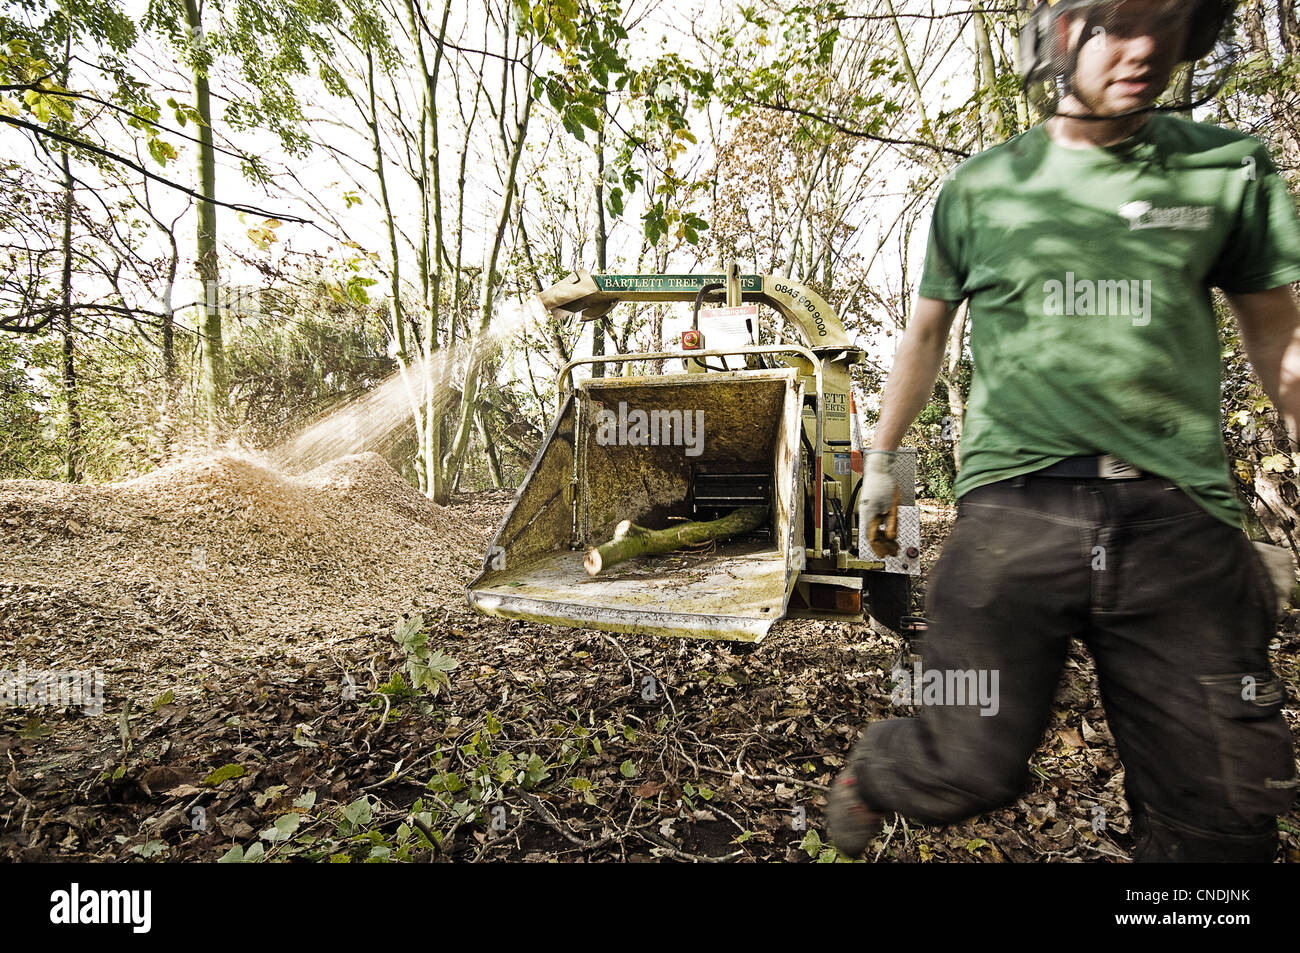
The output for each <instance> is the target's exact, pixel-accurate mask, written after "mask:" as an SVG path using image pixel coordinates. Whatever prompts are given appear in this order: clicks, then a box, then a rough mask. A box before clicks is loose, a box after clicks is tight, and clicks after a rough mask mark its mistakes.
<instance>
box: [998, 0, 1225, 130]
mask: <svg viewBox="0 0 1300 953" xmlns="http://www.w3.org/2000/svg"><path fill="white" fill-rule="evenodd" d="M1030 2H1031V0H1020V6H1021V9H1022V10H1027V9H1028V7H1029V4H1030ZM1123 3H1124V0H1039V2H1037V3H1036V4H1034V6H1033V10H1032V12H1030V13H1029V16H1028V18H1027V20H1025V21H1024V23H1023V25H1022V27H1021V29H1020V50H1019V52H1020V63H1019V65H1020V72H1021V76H1022V78H1023V84H1024V88H1025V91H1026V92H1027V93H1029V94H1030V96H1031V98H1032V99H1034V100H1035V102H1036V103H1037V105H1038V106H1039V107H1040V108H1042V109H1044V111H1047V112H1055V111H1056V105H1057V104H1058V103H1059V100H1060V99H1061V97H1062V96H1063V95H1064V94H1065V93H1066V92H1069V91H1071V78H1072V76H1073V73H1074V70H1075V64H1076V62H1077V60H1078V55H1079V48H1080V47H1081V46H1082V45H1083V44H1084V43H1086V42H1087V41H1088V40H1089V39H1090V38H1091V35H1092V33H1093V32H1095V31H1094V30H1093V29H1085V30H1084V32H1083V33H1082V34H1081V35H1080V38H1079V42H1078V44H1077V45H1076V46H1075V47H1073V48H1065V47H1064V46H1063V44H1062V43H1061V42H1060V37H1061V36H1062V35H1063V34H1062V31H1060V30H1059V29H1058V19H1059V18H1060V17H1061V16H1062V15H1063V14H1067V13H1068V14H1078V15H1086V16H1088V17H1089V20H1090V22H1092V21H1095V24H1096V26H1098V27H1102V28H1104V27H1105V24H1106V22H1107V19H1108V17H1110V16H1112V15H1114V14H1115V13H1116V12H1117V11H1118V9H1119V8H1120V7H1121V6H1123ZM1166 6H1167V7H1168V8H1169V9H1170V10H1175V9H1178V8H1186V7H1191V8H1193V9H1192V11H1191V13H1190V14H1189V16H1190V18H1191V24H1190V29H1189V31H1188V34H1187V40H1186V44H1185V46H1184V48H1183V50H1182V53H1181V54H1180V56H1179V58H1178V61H1179V62H1180V63H1183V62H1185V63H1189V64H1190V66H1189V67H1188V68H1189V69H1191V70H1192V71H1193V81H1192V82H1190V83H1184V84H1181V89H1180V93H1179V94H1175V95H1174V96H1168V95H1167V96H1166V97H1165V99H1164V100H1162V101H1161V103H1160V104H1153V105H1151V106H1148V107H1144V108H1141V109H1135V110H1130V111H1128V112H1125V113H1122V114H1120V115H1121V116H1129V115H1133V114H1134V113H1138V112H1146V111H1148V110H1175V111H1185V110H1188V109H1191V108H1192V107H1194V106H1199V105H1202V104H1203V103H1205V102H1208V101H1209V100H1210V99H1211V98H1213V96H1214V95H1215V93H1217V92H1218V91H1219V89H1220V88H1221V87H1222V85H1223V83H1224V81H1225V80H1226V79H1227V74H1228V70H1229V69H1230V67H1231V65H1232V63H1233V62H1234V61H1235V59H1236V48H1235V45H1234V44H1233V43H1232V42H1231V29H1230V26H1231V19H1232V13H1233V11H1234V10H1235V9H1236V6H1237V2H1236V0H1167V3H1166ZM1077 118H1081V119H1113V118H1120V116H1096V115H1086V116H1079V117H1077Z"/></svg>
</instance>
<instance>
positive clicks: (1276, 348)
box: [1228, 288, 1300, 440]
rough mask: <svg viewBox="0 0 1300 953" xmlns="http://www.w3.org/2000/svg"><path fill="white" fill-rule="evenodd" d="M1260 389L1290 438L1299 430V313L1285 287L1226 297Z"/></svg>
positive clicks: (1293, 438)
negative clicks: (1278, 415)
mask: <svg viewBox="0 0 1300 953" xmlns="http://www.w3.org/2000/svg"><path fill="white" fill-rule="evenodd" d="M1228 301H1229V303H1230V304H1231V305H1232V309H1233V311H1234V312H1235V313H1236V315H1237V321H1238V323H1239V325H1240V327H1241V341H1242V345H1243V346H1244V347H1245V349H1246V356H1247V357H1248V358H1250V363H1251V366H1252V367H1253V368H1254V369H1255V375H1256V376H1257V377H1258V378H1259V384H1260V387H1262V388H1263V390H1264V393H1265V394H1267V395H1268V396H1269V399H1270V400H1272V401H1273V406H1275V407H1276V408H1277V411H1278V413H1279V414H1280V415H1281V417H1282V423H1283V425H1284V426H1285V427H1286V430H1287V433H1289V434H1290V435H1291V439H1292V440H1295V439H1296V437H1297V428H1298V427H1300V310H1298V309H1297V307H1296V303H1295V298H1294V297H1293V296H1292V295H1291V290H1290V289H1289V288H1274V289H1273V290H1271V291H1266V292H1259V293H1257V294H1245V295H1231V296H1229V298H1228Z"/></svg>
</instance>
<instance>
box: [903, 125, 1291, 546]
mask: <svg viewBox="0 0 1300 953" xmlns="http://www.w3.org/2000/svg"><path fill="white" fill-rule="evenodd" d="M1294 281H1300V216H1297V213H1296V203H1295V201H1294V199H1292V197H1291V195H1290V193H1289V192H1288V191H1287V188H1286V185H1285V183H1284V182H1283V181H1282V179H1281V178H1280V177H1279V176H1278V175H1277V171H1276V169H1275V167H1274V165H1273V163H1272V162H1271V161H1270V159H1269V157H1268V153H1267V151H1266V150H1265V148H1264V146H1263V145H1262V144H1261V143H1260V142H1259V141H1257V140H1255V139H1252V138H1250V137H1249V136H1245V135H1242V134H1240V133H1237V132H1233V131H1231V130H1228V129H1223V128H1221V127H1217V126H1210V125H1205V124H1202V123H1196V122H1190V121H1188V120H1183V119H1176V118H1174V117H1172V116H1168V115H1162V114H1157V115H1154V116H1152V117H1151V119H1150V120H1149V121H1148V122H1147V124H1146V125H1145V126H1144V127H1143V128H1142V130H1141V131H1140V132H1138V133H1137V134H1136V135H1135V136H1133V137H1131V138H1130V139H1127V140H1125V141H1124V142H1122V143H1120V144H1118V145H1115V146H1108V147H1105V148H1087V149H1070V148H1066V147H1064V146H1060V145H1057V144H1056V143H1055V142H1053V141H1052V140H1051V138H1050V137H1049V136H1048V134H1047V130H1046V128H1045V127H1044V126H1042V125H1039V126H1035V127H1033V128H1032V129H1029V130H1028V131H1026V132H1024V133H1022V134H1020V135H1018V136H1016V137H1015V138H1013V139H1011V140H1009V141H1007V142H1005V143H1002V144H1001V145H999V146H996V147H994V148H992V149H988V150H986V151H985V152H982V153H980V154H979V155H977V156H974V157H973V158H971V159H969V160H967V161H966V162H964V163H962V164H961V165H960V166H958V167H957V168H956V169H955V170H953V172H952V173H951V174H950V175H949V176H948V178H947V181H946V182H945V183H944V186H943V188H942V189H941V190H940V193H939V198H938V201H937V204H936V206H935V211H934V219H933V223H932V225H931V228H930V239H929V249H928V252H927V255H926V262H925V269H924V273H923V275H922V278H921V283H920V286H919V288H918V291H919V293H920V294H921V295H922V296H923V297H926V298H935V299H938V300H941V301H946V302H949V303H956V302H960V301H962V300H963V299H965V298H969V299H970V317H971V352H972V356H973V358H974V362H975V376H974V380H973V382H972V385H971V393H970V400H969V402H968V405H967V408H966V418H965V425H964V432H963V437H962V465H961V472H960V473H959V474H958V476H957V483H956V487H955V491H956V493H957V495H958V496H961V495H963V494H964V493H966V492H967V491H969V490H973V489H974V488H975V487H977V486H982V485H984V484H986V483H993V482H995V481H997V480H1005V479H1008V478H1010V477H1014V476H1019V475H1021V474H1024V473H1030V472H1032V471H1034V470H1038V469H1041V468H1042V467H1045V466H1048V465H1049V464H1052V463H1056V462H1057V461H1059V460H1062V459H1064V458H1066V457H1071V456H1078V455H1085V454H1098V453H1110V454H1114V455H1115V456H1117V457H1119V458H1120V459H1122V460H1124V461H1126V462H1128V463H1130V464H1132V465H1133V466H1135V467H1138V468H1139V469H1141V470H1145V471H1147V472H1150V473H1154V474H1157V475H1159V476H1162V477H1165V478H1166V479H1169V480H1171V481H1173V482H1174V483H1176V484H1177V485H1178V486H1180V487H1181V488H1182V489H1183V490H1185V491H1186V492H1187V493H1188V494H1189V495H1190V496H1192V497H1193V498H1194V499H1195V500H1196V501H1197V502H1198V503H1200V504H1201V505H1202V506H1203V507H1205V509H1206V510H1208V511H1209V512H1210V513H1212V514H1214V515H1215V516H1216V517H1218V518H1219V519H1222V520H1224V521H1226V522H1228V523H1231V524H1233V525H1237V526H1239V525H1240V524H1241V518H1242V515H1243V510H1242V507H1241V504H1240V502H1239V501H1238V500H1237V498H1236V495H1235V494H1234V492H1233V489H1232V481H1231V477H1230V475H1229V471H1228V460H1227V454H1226V453H1225V451H1224V446H1223V436H1222V431H1221V413H1220V409H1219V388H1220V383H1221V370H1220V363H1219V362H1220V354H1219V343H1218V337H1217V333H1216V329H1215V318H1214V311H1213V308H1212V307H1211V303H1210V291H1209V289H1210V287H1211V286H1217V287H1219V288H1222V289H1223V290H1224V291H1227V292H1230V293H1238V292H1252V291H1264V290H1267V289H1270V288H1276V287H1278V286H1279V285H1285V284H1289V283H1291V282H1294Z"/></svg>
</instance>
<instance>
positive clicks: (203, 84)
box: [185, 0, 226, 442]
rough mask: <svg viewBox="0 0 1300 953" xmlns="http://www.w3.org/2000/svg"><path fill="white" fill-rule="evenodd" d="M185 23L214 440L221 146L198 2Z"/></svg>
mask: <svg viewBox="0 0 1300 953" xmlns="http://www.w3.org/2000/svg"><path fill="white" fill-rule="evenodd" d="M185 23H186V26H188V27H189V31H190V40H191V42H192V43H193V44H194V45H195V49H196V52H195V58H196V65H195V69H194V107H195V109H196V110H197V111H198V114H199V128H198V140H199V195H200V196H201V198H200V200H199V227H198V234H197V244H198V271H199V281H200V283H201V284H202V286H203V321H202V322H201V329H200V337H201V340H202V342H203V352H202V372H201V387H202V391H203V399H204V403H205V405H206V409H207V416H208V439H209V441H210V442H215V440H216V438H217V437H218V436H219V435H220V434H221V432H222V430H223V429H224V426H225V421H224V418H225V410H226V355H225V349H224V345H223V342H222V337H221V310H220V309H219V308H218V307H217V281H218V277H219V261H218V258H217V207H216V206H215V205H214V204H213V203H212V200H213V199H214V198H216V193H217V162H216V150H215V149H214V147H213V143H212V102H211V96H210V93H209V90H208V65H207V63H206V61H205V60H204V58H203V57H204V56H205V54H204V52H203V50H204V45H205V44H204V39H203V20H202V16H201V14H200V13H199V6H198V0H185Z"/></svg>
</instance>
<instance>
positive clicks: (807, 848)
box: [799, 830, 822, 857]
mask: <svg viewBox="0 0 1300 953" xmlns="http://www.w3.org/2000/svg"><path fill="white" fill-rule="evenodd" d="M799 847H800V849H801V850H803V852H804V853H805V854H807V855H808V856H809V857H816V856H817V855H818V854H820V853H821V852H822V839H821V835H820V834H818V833H817V832H816V831H815V830H809V831H808V833H807V834H805V835H804V838H803V841H802V843H800V844H799Z"/></svg>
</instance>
